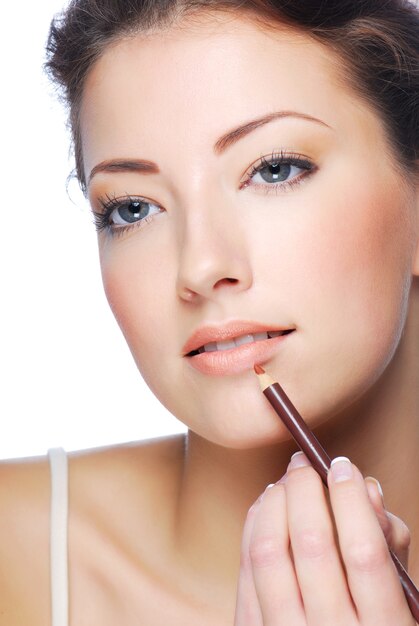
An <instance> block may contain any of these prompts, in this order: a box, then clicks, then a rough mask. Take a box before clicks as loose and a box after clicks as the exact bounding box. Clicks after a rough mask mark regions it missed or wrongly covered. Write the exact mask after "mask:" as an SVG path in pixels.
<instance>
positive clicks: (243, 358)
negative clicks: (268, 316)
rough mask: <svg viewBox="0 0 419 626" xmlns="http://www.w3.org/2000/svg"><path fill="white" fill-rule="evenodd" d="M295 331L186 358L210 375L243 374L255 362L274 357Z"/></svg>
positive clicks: (262, 361) (258, 362)
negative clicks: (280, 346)
mask: <svg viewBox="0 0 419 626" xmlns="http://www.w3.org/2000/svg"><path fill="white" fill-rule="evenodd" d="M293 332H294V331H293ZM293 332H291V333H288V334H287V335H281V336H279V337H273V338H272V339H264V340H262V341H255V342H254V343H245V344H244V345H242V346H237V347H236V348H232V349H231V350H218V351H216V352H202V353H201V354H196V355H195V356H190V357H185V358H187V360H188V362H189V363H190V364H191V366H192V367H194V368H195V369H197V370H198V371H199V372H201V373H202V374H209V375H210V376H228V375H229V374H241V373H242V372H245V371H246V370H249V369H251V368H253V366H254V365H255V364H260V363H265V362H266V361H268V360H269V359H270V358H272V357H273V356H274V355H275V353H276V351H277V350H278V348H279V345H280V344H282V343H283V342H284V341H286V339H287V338H288V337H289V336H290V335H292V334H293Z"/></svg>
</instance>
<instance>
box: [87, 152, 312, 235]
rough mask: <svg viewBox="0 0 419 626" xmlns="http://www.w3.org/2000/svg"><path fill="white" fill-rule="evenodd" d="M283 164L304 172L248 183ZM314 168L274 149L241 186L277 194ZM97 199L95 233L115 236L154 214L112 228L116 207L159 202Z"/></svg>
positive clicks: (138, 199)
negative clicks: (286, 178)
mask: <svg viewBox="0 0 419 626" xmlns="http://www.w3.org/2000/svg"><path fill="white" fill-rule="evenodd" d="M284 164H286V165H291V166H295V167H299V168H301V169H304V170H306V172H305V173H303V174H299V175H297V176H295V177H294V178H292V179H291V180H289V181H284V182H281V183H275V184H272V185H270V184H269V183H265V184H261V183H254V184H251V183H250V180H251V179H252V178H253V176H255V174H259V172H260V171H261V170H263V169H264V168H266V167H270V166H273V165H284ZM315 170H316V167H315V165H314V164H313V163H312V162H311V161H309V160H308V159H306V158H304V157H302V156H301V155H299V154H296V153H293V152H291V153H290V152H288V153H286V152H285V151H283V150H280V151H279V152H275V151H273V152H272V154H271V155H270V157H268V158H266V157H261V158H260V159H259V161H258V162H257V163H256V164H255V165H253V166H252V167H251V169H250V172H249V173H246V180H245V181H244V182H243V183H241V186H240V189H245V188H246V187H249V186H251V187H253V188H255V189H261V190H263V192H264V193H265V195H268V194H270V193H275V194H276V195H278V193H281V192H283V191H287V190H290V189H293V188H295V187H296V186H297V185H299V184H301V182H303V180H304V179H306V178H307V177H308V176H309V175H310V174H312V173H313V172H314V171H315ZM98 202H99V204H100V206H101V209H102V210H101V211H100V212H97V211H92V213H93V217H94V224H95V227H96V230H97V231H98V232H101V231H103V230H105V231H110V232H111V233H112V235H116V234H119V235H121V234H123V233H124V232H125V231H126V230H131V229H132V228H138V227H140V228H142V227H144V226H145V225H146V224H148V223H149V222H150V221H152V219H153V217H154V215H150V216H147V217H144V218H142V219H140V220H138V221H137V222H132V223H131V224H127V225H126V226H117V227H115V226H113V225H112V223H111V221H110V217H111V215H112V213H113V211H114V210H115V209H118V208H120V207H121V206H123V205H127V204H131V203H133V202H144V204H150V205H152V206H156V207H158V206H159V205H158V204H154V203H153V202H150V201H148V200H146V199H145V198H141V197H134V196H130V195H126V196H124V197H123V198H117V197H115V196H114V197H111V196H109V195H106V197H105V198H103V197H101V198H98Z"/></svg>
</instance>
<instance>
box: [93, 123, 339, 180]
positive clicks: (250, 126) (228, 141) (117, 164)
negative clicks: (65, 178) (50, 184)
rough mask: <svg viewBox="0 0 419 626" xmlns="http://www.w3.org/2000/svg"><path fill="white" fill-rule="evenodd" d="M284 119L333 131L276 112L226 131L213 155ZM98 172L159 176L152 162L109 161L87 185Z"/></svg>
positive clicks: (98, 169) (326, 125)
mask: <svg viewBox="0 0 419 626" xmlns="http://www.w3.org/2000/svg"><path fill="white" fill-rule="evenodd" d="M286 117H294V118H297V119H302V120H306V121H309V122H315V123H316V124H321V125H322V126H325V127H326V128H330V129H331V130H333V129H332V128H331V126H329V125H328V124H326V122H323V121H322V120H319V119H318V118H317V117H313V116H311V115H307V114H306V113H299V112H297V111H276V112H274V113H269V114H268V115H263V116H262V117H259V118H257V119H255V120H251V121H249V122H246V123H245V124H242V125H241V126H239V127H238V128H235V129H233V130H230V131H228V132H227V133H226V134H225V135H223V136H222V137H220V139H218V140H217V142H216V143H215V144H214V148H213V150H214V153H215V154H216V155H217V156H219V155H221V154H223V152H225V151H226V150H227V149H228V148H230V147H231V146H232V145H233V144H235V143H237V142H238V141H239V140H240V139H242V138H243V137H246V135H249V134H250V133H251V132H252V131H253V130H255V129H256V128H259V127H260V126H264V125H265V124H269V122H272V121H273V120H276V119H282V118H286ZM99 172H107V173H115V172H135V173H137V174H139V173H140V174H159V173H160V169H159V166H158V165H157V164H156V163H153V162H152V161H146V160H142V159H111V160H107V161H102V162H101V163H98V164H97V165H95V166H94V168H93V169H92V171H91V172H90V174H89V177H88V179H87V184H88V185H89V184H90V182H91V180H92V178H93V177H94V176H95V175H96V174H98V173H99Z"/></svg>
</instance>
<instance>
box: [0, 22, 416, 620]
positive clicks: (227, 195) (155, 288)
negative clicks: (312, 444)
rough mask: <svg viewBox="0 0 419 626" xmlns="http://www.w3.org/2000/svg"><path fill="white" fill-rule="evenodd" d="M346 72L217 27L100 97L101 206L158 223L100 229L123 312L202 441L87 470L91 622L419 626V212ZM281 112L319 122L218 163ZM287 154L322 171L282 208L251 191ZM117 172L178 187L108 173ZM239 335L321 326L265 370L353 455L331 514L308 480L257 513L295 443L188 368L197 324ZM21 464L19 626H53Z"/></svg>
mask: <svg viewBox="0 0 419 626" xmlns="http://www.w3.org/2000/svg"><path fill="white" fill-rule="evenodd" d="M339 68H340V62H339V61H338V60H337V59H336V58H335V57H334V56H333V54H332V52H331V51H330V50H328V49H325V48H323V47H322V46H320V45H319V44H318V43H315V42H313V41H311V40H310V39H308V38H307V37H305V36H302V35H298V34H296V33H294V32H292V31H290V30H286V29H284V30H277V31H276V32H271V31H268V30H266V29H261V28H259V27H257V26H256V25H255V24H254V23H253V22H251V21H248V20H246V19H245V18H244V16H242V17H241V18H238V16H237V15H235V16H234V17H231V16H228V17H227V16H225V15H224V16H221V15H217V16H211V17H209V16H206V17H203V18H202V20H198V19H195V20H194V23H193V24H191V23H184V24H182V25H180V26H179V27H172V28H171V29H170V30H169V31H167V32H159V33H152V34H150V35H149V36H147V37H141V36H135V37H133V38H131V39H129V40H126V41H122V42H116V43H115V44H114V45H113V46H112V47H110V48H108V49H107V50H106V51H105V52H104V54H103V56H102V57H101V58H100V59H99V60H98V62H97V63H96V65H95V66H94V67H93V69H92V71H91V73H90V74H89V76H88V78H87V81H86V84H85V89H84V94H83V101H82V108H81V116H80V121H81V134H82V139H83V157H84V165H85V173H86V178H87V179H88V180H89V185H88V196H89V200H90V202H91V205H92V208H93V210H94V211H95V212H100V211H101V210H102V209H101V203H100V198H102V199H105V200H106V197H107V196H109V197H111V198H119V199H121V198H122V199H123V198H125V199H126V198H127V195H129V196H131V197H140V198H143V199H145V200H147V201H148V202H149V203H150V205H149V214H148V215H147V217H146V218H145V219H143V220H142V222H138V223H134V224H132V225H131V226H129V228H128V229H125V228H124V227H122V228H124V229H123V230H122V228H121V227H120V226H116V225H114V229H115V230H113V231H112V232H111V231H110V230H103V231H101V232H100V233H99V236H98V243H99V254H100V262H101V269H102V276H103V283H104V288H105V292H106V295H107V298H108V300H109V303H110V306H111V308H112V310H113V312H114V314H115V317H116V319H117V321H118V323H119V325H120V327H121V330H122V332H123V333H124V336H125V338H126V340H127V342H128V345H129V347H130V349H131V352H132V354H133V357H134V360H135V362H136V364H137V366H138V368H139V370H140V372H141V374H142V376H143V377H144V379H145V380H146V382H147V383H148V385H149V386H150V388H151V389H152V391H153V392H154V393H155V394H156V396H157V397H158V398H159V399H160V401H161V402H162V403H163V404H164V405H165V406H166V407H167V408H168V409H169V410H170V411H171V412H172V413H173V414H174V415H176V417H177V418H178V419H180V420H181V421H182V422H183V423H185V424H186V425H187V426H188V429H189V431H188V434H187V437H184V436H183V435H182V436H174V437H168V438H163V439H161V440H155V441H146V442H140V443H135V444H131V445H125V446H115V447H111V448H106V449H103V450H97V451H90V452H83V453H72V454H71V455H70V472H69V475H70V523H69V532H70V541H69V554H70V611H71V623H72V624H77V626H90V625H91V624H92V623H100V624H101V626H108V625H109V626H111V625H112V626H114V625H115V624H118V625H121V626H131V625H133V624H138V623H141V624H147V626H157V625H159V626H161V625H162V624H168V623H170V624H174V625H179V626H180V625H182V626H192V625H193V626H196V624H200V626H232V624H233V623H235V626H250V624H251V625H252V626H259V625H260V624H264V626H271V625H275V626H276V625H277V624H281V626H282V624H284V623H286V624H287V626H302V625H303V624H304V625H305V626H317V624H321V626H325V625H327V623H328V622H327V620H329V623H333V624H334V626H348V624H349V626H352V625H355V624H362V625H363V626H372V625H374V626H386V625H387V624H390V623H391V624H392V626H394V624H395V623H397V624H398V626H399V625H400V626H405V625H409V626H410V625H411V624H412V623H413V622H412V619H411V617H410V613H409V610H408V608H407V605H406V603H405V601H404V597H403V594H402V592H401V589H400V585H399V583H398V580H397V575H396V573H395V570H394V568H393V566H392V563H391V561H390V557H389V555H388V552H387V551H386V548H385V539H384V537H386V538H387V541H388V543H389V544H390V545H391V546H392V547H393V549H394V550H395V551H396V552H397V554H398V555H399V556H400V558H401V559H402V560H403V561H404V563H407V552H408V546H409V541H410V535H411V536H412V538H413V539H412V542H411V549H410V556H409V571H410V573H411V575H412V577H413V579H414V580H416V581H418V578H419V550H418V543H417V537H418V536H419V502H418V498H417V493H418V489H417V477H418V475H419V455H418V454H417V450H418V443H419V424H418V412H419V411H418V407H419V385H418V384H417V382H418V381H417V372H418V366H419V282H418V281H419V192H418V189H417V184H416V183H415V181H413V180H412V178H410V177H408V176H407V175H406V173H404V172H401V171H400V168H399V163H398V159H397V156H396V155H395V154H393V152H392V150H391V147H390V145H389V143H388V141H387V138H386V136H385V133H384V129H383V125H382V122H381V120H380V118H379V116H378V115H377V113H376V112H375V111H373V110H372V109H370V108H369V107H368V106H367V104H366V103H365V102H364V101H362V100H361V99H360V98H359V97H358V96H357V95H356V94H354V93H353V92H352V91H351V90H350V89H349V87H347V86H346V85H343V84H342V82H341V72H339ZM272 111H297V112H299V113H302V114H305V115H310V116H311V117H315V118H317V120H318V121H317V122H315V121H309V120H307V119H302V118H301V117H299V118H298V117H290V116H288V117H286V118H285V117H283V118H281V119H276V120H275V121H272V122H270V123H269V124H265V125H263V126H260V127H259V128H257V129H254V130H253V131H252V132H251V133H250V134H248V135H246V136H245V137H242V138H241V139H240V140H239V141H238V142H237V143H235V144H234V145H231V146H229V147H228V148H227V149H226V150H225V151H224V152H222V153H218V154H217V153H215V152H214V150H213V145H214V144H215V143H216V141H217V140H218V139H219V138H220V137H221V136H222V135H224V134H225V133H226V132H228V131H230V130H232V129H235V128H236V127H237V126H239V125H242V124H244V123H246V122H248V121H249V120H252V119H255V118H258V117H260V116H262V115H265V114H267V113H271V112H272ZM279 150H282V151H283V152H284V153H285V154H288V155H289V153H294V154H298V155H302V156H304V158H305V159H309V160H310V162H312V163H313V165H314V168H313V170H312V172H311V174H310V176H307V175H306V171H304V170H303V169H296V170H293V171H292V172H291V173H290V177H289V178H290V179H291V178H292V179H293V182H294V185H293V186H292V187H291V186H288V187H285V186H284V183H285V182H286V181H284V183H281V186H279V187H278V188H277V189H276V191H275V192H272V189H269V187H272V183H271V182H269V178H267V176H266V171H265V177H264V178H262V174H261V173H260V172H259V173H257V174H255V175H253V176H252V177H251V179H250V178H249V171H250V169H251V166H252V165H257V164H258V163H259V162H260V158H261V157H262V156H264V157H265V158H269V157H270V156H271V155H272V152H273V151H279ZM113 159H131V160H132V159H146V160H148V161H153V162H154V163H156V164H157V165H158V168H159V173H158V174H147V175H144V174H141V173H139V172H138V171H137V172H136V171H120V170H118V171H117V170H115V169H114V170H113V171H101V172H98V173H96V175H94V176H93V177H91V172H92V170H93V168H95V167H96V166H97V165H98V164H101V163H103V162H105V161H107V160H113ZM244 182H246V185H243V184H242V183H244ZM256 185H259V186H256ZM117 228H119V230H117ZM233 319H243V320H254V321H257V322H260V323H264V324H266V325H270V326H272V325H278V326H294V327H295V328H296V331H295V332H294V333H293V335H291V336H290V337H289V338H287V343H286V344H285V343H284V345H283V349H282V350H278V353H277V354H276V355H275V357H274V358H272V359H270V360H269V362H267V363H264V364H263V365H264V367H265V368H266V370H267V372H269V374H270V375H271V376H272V377H273V378H275V379H276V380H278V381H279V382H280V383H281V385H282V386H283V387H284V389H285V390H286V393H287V394H288V395H289V397H290V398H291V399H292V401H293V403H294V404H295V405H296V406H297V408H298V410H299V411H300V412H301V414H302V415H303V416H304V418H305V419H306V421H307V423H308V425H309V426H310V427H311V428H312V429H313V430H315V432H316V434H317V436H318V438H319V439H320V441H321V442H322V444H323V446H324V448H325V449H326V450H327V452H328V454H329V455H330V456H331V457H332V458H334V457H338V456H342V455H344V456H346V457H348V458H349V459H350V460H351V461H352V462H353V464H354V465H353V471H354V478H353V479H351V480H350V481H347V482H346V483H345V482H340V483H337V484H336V485H334V484H333V483H332V482H331V484H330V498H331V499H330V501H329V496H328V495H327V494H326V495H325V493H324V489H323V487H322V485H321V483H320V479H319V477H318V476H317V474H316V473H315V472H314V470H313V469H312V468H311V467H294V468H292V467H291V468H290V469H289V470H288V472H287V474H286V478H285V479H284V482H283V483H281V484H279V485H275V487H271V488H270V489H268V490H267V492H266V493H265V495H264V497H263V498H262V500H261V501H259V502H258V503H257V504H255V505H254V506H253V507H252V503H254V502H256V500H257V499H258V496H259V495H260V494H261V493H263V492H264V490H265V487H266V486H267V485H268V484H270V483H275V482H276V481H277V480H278V479H279V478H280V477H281V476H282V475H284V474H285V472H286V469H287V466H288V463H289V461H290V457H291V455H292V454H293V453H294V452H295V451H296V446H295V444H294V442H293V441H292V440H291V439H290V437H289V434H288V432H287V431H286V429H285V428H284V426H283V425H282V424H281V422H280V421H279V420H278V417H277V415H276V414H275V413H274V412H273V410H272V409H271V407H270V406H269V405H268V403H267V402H266V399H265V398H264V396H263V394H262V393H261V391H260V388H259V384H258V381H257V378H256V376H255V374H254V372H253V371H248V372H243V373H241V374H236V375H232V376H223V377H220V376H209V375H208V376H205V375H203V374H201V373H199V372H197V371H196V370H195V369H194V368H192V367H191V365H190V363H189V361H188V359H187V358H186V357H185V356H184V355H183V354H182V346H183V345H184V343H185V342H186V340H187V339H188V338H189V337H190V335H191V334H192V332H193V331H195V330H196V329H197V328H199V327H200V326H202V325H204V324H213V325H222V324H223V323H225V322H227V321H230V320H233ZM110 379H111V374H110ZM112 391H113V392H115V393H121V394H122V393H123V392H124V390H123V389H120V390H115V389H113V390H112ZM92 419H97V417H94V418H93V417H92ZM141 419H148V416H141ZM299 457H300V461H301V455H299ZM295 458H297V459H298V457H294V463H295ZM2 465H3V466H2V467H1V470H0V506H1V511H2V517H1V518H0V589H1V590H2V591H1V593H2V596H1V598H0V602H1V606H0V624H1V625H3V624H4V625H5V626H6V624H7V626H16V625H18V624H23V623H30V624H31V625H32V626H37V625H38V624H42V626H44V625H45V624H48V623H49V622H50V614H49V605H48V603H49V579H48V575H49V569H48V568H49V562H48V558H49V555H48V532H49V526H48V524H49V521H48V513H49V474H48V465H47V462H46V461H45V459H40V460H36V461H33V462H28V463H3V464H2ZM336 465H338V464H336ZM357 468H358V469H357ZM361 475H362V476H374V477H377V478H378V479H379V480H380V483H381V485H382V487H383V491H384V496H385V504H386V509H387V510H389V511H392V513H393V514H394V515H393V516H392V515H388V514H386V513H385V511H384V509H383V504H382V501H381V496H380V495H379V493H378V490H377V486H376V484H375V483H374V481H373V480H371V479H368V480H365V481H364V480H362V478H361ZM249 509H250V511H249ZM396 516H397V517H396ZM399 518H400V519H399ZM401 520H403V521H404V522H405V523H404V522H402V521H401ZM406 525H407V527H408V528H407V527H406ZM332 528H333V529H334V530H333V532H332ZM408 529H409V530H410V532H409V530H408ZM266 537H268V539H269V541H268V543H266V541H265V540H266ZM28 562H30V563H31V568H28ZM238 581H239V584H238ZM366 591H368V600H367V601H366V599H365V595H364V594H365V592H366ZM393 601H394V603H395V604H393ZM389 603H390V604H391V607H393V608H391V610H392V611H393V612H394V614H391V613H390V615H391V617H392V619H393V621H392V622H391V620H390V617H389V613H387V612H386V610H385V608H386V607H387V608H388V605H389ZM377 616H379V618H377ZM395 616H396V617H395ZM380 620H381V621H380ZM386 620H387V621H386ZM389 620H390V621H389Z"/></svg>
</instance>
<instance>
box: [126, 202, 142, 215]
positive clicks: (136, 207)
mask: <svg viewBox="0 0 419 626" xmlns="http://www.w3.org/2000/svg"><path fill="white" fill-rule="evenodd" d="M128 210H129V211H130V212H131V213H132V215H133V217H139V216H140V203H139V202H131V204H130V205H129V209H128Z"/></svg>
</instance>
